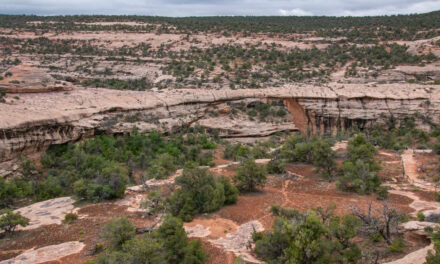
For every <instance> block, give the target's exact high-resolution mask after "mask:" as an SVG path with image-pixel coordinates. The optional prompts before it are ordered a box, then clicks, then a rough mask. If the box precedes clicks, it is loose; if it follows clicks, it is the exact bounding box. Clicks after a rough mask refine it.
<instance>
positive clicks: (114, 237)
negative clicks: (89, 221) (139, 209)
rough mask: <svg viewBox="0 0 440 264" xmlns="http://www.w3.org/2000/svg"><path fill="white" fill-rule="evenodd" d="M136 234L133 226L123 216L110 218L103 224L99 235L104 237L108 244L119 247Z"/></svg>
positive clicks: (115, 247)
mask: <svg viewBox="0 0 440 264" xmlns="http://www.w3.org/2000/svg"><path fill="white" fill-rule="evenodd" d="M135 235H136V233H135V228H134V226H133V224H132V223H130V221H128V220H127V218H125V217H121V218H116V219H112V220H110V222H108V223H107V224H106V225H105V226H104V230H103V233H102V234H101V236H102V237H103V238H104V239H106V240H107V241H108V243H109V246H110V247H112V248H114V249H121V248H122V245H124V243H125V242H127V241H128V240H130V239H132V238H133V237H134V236H135Z"/></svg>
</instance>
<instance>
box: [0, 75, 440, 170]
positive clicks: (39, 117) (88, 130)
mask: <svg viewBox="0 0 440 264" xmlns="http://www.w3.org/2000/svg"><path fill="white" fill-rule="evenodd" d="M13 96H14V94H8V98H10V97H13ZM245 99H282V100H284V102H285V104H286V105H287V108H288V109H289V111H290V112H291V114H292V121H293V125H294V126H293V127H289V126H286V124H281V125H280V126H279V128H276V127H275V128H271V127H269V128H267V127H266V128H264V132H262V134H264V135H269V134H271V133H274V132H276V131H280V130H284V129H288V130H292V129H293V130H294V129H295V127H296V128H297V129H299V130H301V131H306V130H307V128H311V129H312V131H317V130H320V131H326V132H329V131H330V132H332V133H335V132H336V131H337V130H343V129H346V128H349V127H351V126H353V125H357V126H358V127H361V128H363V127H368V126H371V125H373V124H374V123H376V122H385V121H386V120H388V118H389V117H391V116H393V117H394V118H396V119H398V120H399V119H402V118H404V117H407V116H410V115H414V114H416V113H417V114H418V115H419V116H421V117H424V118H429V119H431V120H432V121H433V122H439V118H440V87H438V86H434V85H433V86H427V85H418V84H408V83H394V84H380V85H379V84H378V85H372V84H371V85H359V84H340V83H330V84H328V85H326V86H314V85H305V84H290V85H285V86H283V87H277V88H265V89H240V90H230V89H224V90H206V89H200V90H198V89H181V90H165V91H146V92H144V91H119V90H110V89H99V88H88V89H86V88H82V87H74V88H73V89H72V90H71V91H68V92H67V91H65V92H51V93H24V94H19V99H18V100H7V102H6V103H2V104H0V111H1V113H2V117H1V118H0V162H2V161H7V160H12V159H14V158H17V157H18V156H20V155H21V154H28V153H35V152H41V151H44V150H45V149H46V148H47V147H48V146H50V145H51V144H62V143H66V142H69V141H75V140H79V139H81V138H83V137H88V136H92V135H94V134H95V133H96V132H98V131H101V132H102V131H105V132H107V133H129V131H130V129H131V127H132V126H133V125H136V126H138V127H139V128H140V130H142V131H149V130H151V129H159V130H161V131H173V129H176V128H178V127H182V126H188V125H192V124H197V123H198V122H200V123H203V124H204V125H207V124H208V125H209V123H213V121H212V120H210V121H209V122H207V121H205V122H203V119H204V118H205V116H206V113H207V112H208V111H211V110H212V109H213V107H215V106H217V105H219V104H222V103H225V102H233V101H240V100H245ZM121 113H122V114H136V113H141V114H142V115H143V116H147V117H148V118H147V120H143V122H140V123H135V124H133V123H127V122H126V123H124V124H119V125H118V126H116V127H112V126H111V124H109V123H111V120H112V118H114V117H115V116H116V115H117V114H121ZM109 120H110V121H109ZM153 120H154V122H153ZM419 121H420V120H419ZM219 122H224V120H223V121H219ZM214 123H215V120H214ZM250 126H251V125H250ZM213 127H215V126H213ZM217 127H218V124H217ZM286 127H287V128H286ZM427 129H429V128H427ZM231 131H234V129H233V128H231ZM231 133H232V134H236V136H246V135H247V134H249V135H251V136H255V135H256V134H258V133H259V131H251V132H249V133H247V132H246V131H244V132H243V131H239V132H236V131H234V132H231ZM237 133H238V134H237ZM224 136H225V137H231V134H228V132H225V133H224Z"/></svg>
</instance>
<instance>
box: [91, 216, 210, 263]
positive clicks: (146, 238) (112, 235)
mask: <svg viewBox="0 0 440 264" xmlns="http://www.w3.org/2000/svg"><path fill="white" fill-rule="evenodd" d="M135 235H136V233H135V227H134V226H133V225H132V224H131V223H130V222H129V221H128V220H127V219H126V218H118V219H113V220H112V221H110V222H109V223H108V224H107V225H106V226H105V227H104V232H103V234H102V237H103V238H105V239H106V241H107V242H108V245H109V247H108V248H107V249H106V250H105V251H104V252H102V253H101V254H100V255H99V256H98V257H97V258H96V259H95V260H92V261H89V262H88V263H89V264H107V263H120V264H135V263H152V264H160V263H170V264H180V263H192V264H202V263H204V262H205V261H206V260H207V259H208V254H206V253H205V252H204V251H203V249H202V244H201V242H200V240H199V239H197V240H191V241H189V240H188V238H187V236H186V233H185V230H184V229H183V223H182V221H181V220H180V219H178V218H175V217H167V218H166V219H165V220H164V222H163V223H162V225H161V226H160V227H159V228H158V229H157V230H154V231H152V232H151V233H148V234H144V235H142V236H135Z"/></svg>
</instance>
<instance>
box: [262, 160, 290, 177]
mask: <svg viewBox="0 0 440 264" xmlns="http://www.w3.org/2000/svg"><path fill="white" fill-rule="evenodd" d="M285 166H286V162H285V160H284V159H281V158H275V159H271V160H270V161H269V163H268V164H267V173H269V174H281V173H285V172H286V169H285Z"/></svg>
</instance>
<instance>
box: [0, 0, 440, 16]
mask: <svg viewBox="0 0 440 264" xmlns="http://www.w3.org/2000/svg"><path fill="white" fill-rule="evenodd" d="M436 10H440V0H0V13H1V14H36V15H75V14H104V15H155V16H156V15H157V16H219V15H220V16H221V15H228V16H234V15H251V16H266V15H275V16H311V15H325V16H373V15H394V14H414V13H425V12H430V11H436Z"/></svg>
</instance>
